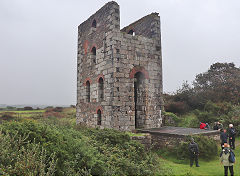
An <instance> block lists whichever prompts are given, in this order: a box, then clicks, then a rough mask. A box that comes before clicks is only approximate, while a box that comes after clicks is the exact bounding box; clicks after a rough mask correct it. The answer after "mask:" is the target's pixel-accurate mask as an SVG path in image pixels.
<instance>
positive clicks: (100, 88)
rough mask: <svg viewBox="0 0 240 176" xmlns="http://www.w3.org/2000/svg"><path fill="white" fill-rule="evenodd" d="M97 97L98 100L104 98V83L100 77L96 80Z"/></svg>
mask: <svg viewBox="0 0 240 176" xmlns="http://www.w3.org/2000/svg"><path fill="white" fill-rule="evenodd" d="M98 98H99V101H100V102H101V101H103V99H104V83H103V78H102V77H101V78H99V80H98Z"/></svg>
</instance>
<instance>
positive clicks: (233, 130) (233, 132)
mask: <svg viewBox="0 0 240 176" xmlns="http://www.w3.org/2000/svg"><path fill="white" fill-rule="evenodd" d="M231 133H232V135H233V136H234V135H235V134H236V131H235V129H234V128H232V129H231Z"/></svg>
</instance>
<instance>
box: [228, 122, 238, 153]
mask: <svg viewBox="0 0 240 176" xmlns="http://www.w3.org/2000/svg"><path fill="white" fill-rule="evenodd" d="M228 136H229V144H230V147H231V149H233V150H234V149H235V136H236V130H235V128H233V124H229V128H228Z"/></svg>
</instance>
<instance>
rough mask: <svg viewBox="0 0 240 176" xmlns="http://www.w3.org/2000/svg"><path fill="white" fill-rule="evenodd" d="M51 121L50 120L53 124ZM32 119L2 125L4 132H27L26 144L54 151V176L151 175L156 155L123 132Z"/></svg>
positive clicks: (12, 134) (21, 134)
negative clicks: (85, 175) (73, 126)
mask: <svg viewBox="0 0 240 176" xmlns="http://www.w3.org/2000/svg"><path fill="white" fill-rule="evenodd" d="M52 122H53V121H51V123H52ZM46 123H47V119H45V123H38V122H35V121H29V120H28V121H22V122H11V123H4V124H2V126H1V127H2V131H3V133H6V134H9V135H10V136H14V135H15V134H16V132H17V137H20V136H24V135H25V134H28V137H27V141H29V143H34V142H36V143H39V145H40V146H41V147H43V148H44V149H46V155H47V156H51V154H52V153H54V152H55V155H56V158H57V159H58V161H57V163H56V175H59V176H62V175H64V176H65V175H83V174H87V175H90V174H91V175H99V174H101V175H153V174H154V173H155V172H156V171H158V169H159V168H158V166H159V162H158V158H157V157H156V155H154V154H151V153H147V152H146V151H145V150H144V147H143V146H142V145H141V144H140V143H138V142H136V141H132V140H130V137H129V136H128V135H127V134H126V133H123V132H119V131H115V130H111V129H105V130H100V129H89V128H77V127H76V128H75V129H74V128H72V127H70V126H69V125H68V126H66V127H65V126H59V125H58V124H55V125H52V124H51V125H49V124H46Z"/></svg>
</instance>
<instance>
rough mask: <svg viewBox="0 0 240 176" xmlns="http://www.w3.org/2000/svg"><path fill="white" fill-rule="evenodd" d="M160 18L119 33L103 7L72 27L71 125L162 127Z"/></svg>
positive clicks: (114, 13) (113, 15) (111, 5)
mask: <svg viewBox="0 0 240 176" xmlns="http://www.w3.org/2000/svg"><path fill="white" fill-rule="evenodd" d="M162 107H163V101H162V55H161V32H160V17H159V15H158V13H152V14H149V15H147V16H145V17H143V18H141V19H140V20H138V21H136V22H134V23H132V24H130V25H129V26H127V27H124V28H123V29H121V30H120V12H119V5H118V4H117V3H116V2H114V1H111V2H108V3H107V4H105V5H104V6H103V7H102V8H101V9H99V10H98V11H97V12H96V13H95V14H93V15H92V16H91V17H89V18H88V19H87V20H86V21H85V22H83V23H82V24H80V25H79V26H78V55H77V114H76V115H77V123H81V124H86V125H87V126H91V127H100V128H114V129H118V130H122V131H130V130H134V129H138V128H155V127H160V126H161V125H162V118H161V108H162Z"/></svg>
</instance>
